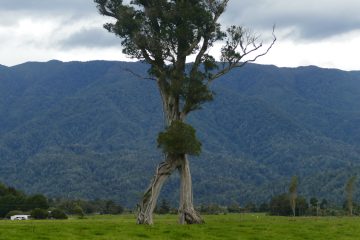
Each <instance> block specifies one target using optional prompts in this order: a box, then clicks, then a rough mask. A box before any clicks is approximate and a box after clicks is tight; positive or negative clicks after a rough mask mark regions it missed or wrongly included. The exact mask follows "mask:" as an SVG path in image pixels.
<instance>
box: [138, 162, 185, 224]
mask: <svg viewBox="0 0 360 240" xmlns="http://www.w3.org/2000/svg"><path fill="white" fill-rule="evenodd" d="M178 165H179V164H178V162H177V160H176V159H173V158H170V157H167V158H166V159H165V161H164V162H162V163H160V164H159V165H158V167H157V169H156V173H155V176H154V178H153V179H152V181H151V183H150V185H149V187H148V189H147V190H146V191H145V193H144V196H143V198H142V200H141V203H140V204H139V205H138V211H139V212H138V217H137V223H138V224H148V225H151V224H153V223H154V222H153V212H154V210H155V207H156V203H157V200H158V197H159V194H160V190H161V188H162V186H163V185H164V182H165V181H166V180H167V179H168V178H169V176H170V175H171V174H172V173H173V172H174V170H175V169H176V168H177V167H178Z"/></svg>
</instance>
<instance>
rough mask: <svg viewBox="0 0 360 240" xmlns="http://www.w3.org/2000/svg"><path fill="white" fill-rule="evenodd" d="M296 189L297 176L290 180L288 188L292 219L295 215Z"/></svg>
mask: <svg viewBox="0 0 360 240" xmlns="http://www.w3.org/2000/svg"><path fill="white" fill-rule="evenodd" d="M297 188H298V178H297V176H293V177H292V178H291V182H290V186H289V198H290V206H291V210H292V212H293V216H294V217H295V215H296V198H297Z"/></svg>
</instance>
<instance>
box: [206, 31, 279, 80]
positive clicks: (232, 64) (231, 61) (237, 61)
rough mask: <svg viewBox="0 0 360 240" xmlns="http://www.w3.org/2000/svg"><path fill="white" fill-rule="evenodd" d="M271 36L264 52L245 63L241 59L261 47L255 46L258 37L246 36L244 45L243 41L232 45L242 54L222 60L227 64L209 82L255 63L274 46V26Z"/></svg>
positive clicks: (260, 45) (259, 45)
mask: <svg viewBox="0 0 360 240" xmlns="http://www.w3.org/2000/svg"><path fill="white" fill-rule="evenodd" d="M272 36H273V40H272V41H271V43H270V45H269V46H268V47H267V48H266V50H265V51H264V52H262V53H260V54H257V55H256V56H255V57H253V58H251V59H248V60H246V61H243V62H242V61H241V60H242V59H244V58H245V57H247V56H249V55H250V54H252V53H254V52H256V51H258V50H259V49H261V48H262V47H263V44H262V43H260V44H256V40H257V39H258V37H252V38H249V37H250V36H249V35H247V36H246V38H247V40H246V43H245V45H244V42H243V41H240V42H239V43H238V44H234V43H233V45H232V46H234V47H235V46H240V48H241V50H242V53H238V54H239V55H238V57H237V58H235V56H234V55H230V56H227V57H226V58H224V59H223V60H226V62H224V65H225V64H227V66H224V67H223V69H222V70H220V71H219V72H217V73H216V74H214V75H213V76H212V77H211V78H210V79H209V82H212V81H213V80H215V79H217V78H219V77H221V76H223V75H225V74H226V73H228V72H229V71H230V70H232V69H233V68H239V67H243V66H244V65H245V64H247V63H250V62H255V61H256V60H257V59H258V58H260V57H262V56H265V55H266V54H267V53H268V52H269V51H270V49H271V48H272V47H273V46H274V44H275V42H276V40H277V38H276V35H275V26H274V27H273V30H272ZM230 45H231V43H228V44H227V46H230ZM250 45H252V46H253V48H252V49H250V50H248V47H249V46H250Z"/></svg>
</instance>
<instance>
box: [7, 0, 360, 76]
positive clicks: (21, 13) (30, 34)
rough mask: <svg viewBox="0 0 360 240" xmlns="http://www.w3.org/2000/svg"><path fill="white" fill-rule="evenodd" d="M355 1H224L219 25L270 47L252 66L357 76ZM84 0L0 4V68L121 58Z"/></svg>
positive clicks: (359, 5) (359, 36) (359, 37)
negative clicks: (246, 31)
mask: <svg viewBox="0 0 360 240" xmlns="http://www.w3.org/2000/svg"><path fill="white" fill-rule="evenodd" d="M359 10H360V1H359V0H341V1H340V0H230V3H229V6H228V9H227V11H226V12H225V13H224V15H223V17H222V18H221V22H222V24H223V25H224V26H228V25H243V26H247V27H249V28H251V29H253V31H254V32H256V33H259V34H260V33H261V34H262V36H263V37H264V39H265V40H266V39H267V36H268V35H269V34H270V33H271V30H272V26H273V25H274V24H275V25H276V35H277V37H278V41H277V43H276V45H275V46H274V48H273V49H272V50H271V51H270V52H269V54H268V55H267V56H265V57H263V58H262V59H260V60H259V61H258V63H264V64H274V65H277V66H289V67H296V66H304V65H317V66H321V67H328V68H340V69H344V70H360V60H358V57H359V56H360V14H359ZM108 20H109V19H106V18H104V17H102V16H100V15H99V14H98V13H97V9H96V6H95V4H94V3H93V1H92V0H0V64H2V65H6V66H13V65H16V64H20V63H23V62H27V61H48V60H51V59H58V60H62V61H72V60H80V61H88V60H97V59H104V60H125V61H129V60H130V59H128V58H127V57H126V56H124V55H123V54H122V53H121V46H120V40H119V39H117V38H116V37H115V36H114V35H112V34H110V33H108V32H107V31H106V30H104V29H103V28H102V25H103V23H105V22H106V21H108Z"/></svg>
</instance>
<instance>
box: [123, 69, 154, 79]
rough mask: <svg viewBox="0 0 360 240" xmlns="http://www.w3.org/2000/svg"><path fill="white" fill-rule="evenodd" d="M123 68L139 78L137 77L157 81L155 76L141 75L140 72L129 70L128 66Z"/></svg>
mask: <svg viewBox="0 0 360 240" xmlns="http://www.w3.org/2000/svg"><path fill="white" fill-rule="evenodd" d="M124 70H125V71H126V72H129V73H131V74H132V75H134V76H135V77H137V78H139V79H143V80H152V81H157V79H156V78H152V77H144V76H141V75H140V74H138V73H136V72H134V71H133V70H131V69H130V68H124Z"/></svg>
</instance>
